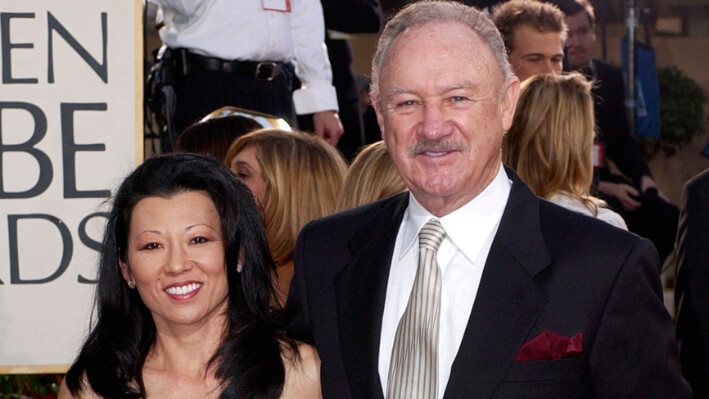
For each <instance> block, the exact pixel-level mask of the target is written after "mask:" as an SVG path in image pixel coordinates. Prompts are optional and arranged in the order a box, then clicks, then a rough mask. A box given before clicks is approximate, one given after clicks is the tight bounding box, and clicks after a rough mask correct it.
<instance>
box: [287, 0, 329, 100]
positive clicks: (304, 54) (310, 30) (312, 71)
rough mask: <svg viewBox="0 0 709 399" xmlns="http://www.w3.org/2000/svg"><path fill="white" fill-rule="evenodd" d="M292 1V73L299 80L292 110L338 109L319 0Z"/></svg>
mask: <svg viewBox="0 0 709 399" xmlns="http://www.w3.org/2000/svg"><path fill="white" fill-rule="evenodd" d="M291 4H292V7H293V8H292V16H291V21H290V23H291V27H290V28H291V35H292V39H293V53H294V55H295V67H296V69H295V73H296V75H297V76H298V79H300V81H301V87H300V89H298V90H296V91H295V92H294V93H293V104H294V105H295V111H296V113H298V114H311V113H315V112H320V111H329V110H333V111H337V110H338V107H337V93H336V92H335V87H334V86H332V69H331V67H330V61H329V59H328V57H327V48H326V47H325V22H324V20H323V11H322V5H321V4H320V0H291Z"/></svg>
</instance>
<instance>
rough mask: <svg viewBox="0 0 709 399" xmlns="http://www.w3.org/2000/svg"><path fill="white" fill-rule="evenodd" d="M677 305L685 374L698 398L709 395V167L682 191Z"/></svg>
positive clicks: (676, 291)
mask: <svg viewBox="0 0 709 399" xmlns="http://www.w3.org/2000/svg"><path fill="white" fill-rule="evenodd" d="M675 308H676V314H677V322H676V331H677V340H678V342H679V357H680V361H681V364H682V376H684V378H686V379H687V381H689V384H690V385H691V386H692V389H693V390H694V397H695V398H702V399H704V398H709V169H708V170H705V171H704V172H702V173H700V174H699V175H697V176H695V177H693V178H692V179H691V180H690V181H689V182H687V184H686V185H685V186H684V192H683V193H682V212H681V214H680V219H679V229H678V232H677V278H676V280H675Z"/></svg>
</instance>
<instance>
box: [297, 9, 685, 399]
mask: <svg viewBox="0 0 709 399" xmlns="http://www.w3.org/2000/svg"><path fill="white" fill-rule="evenodd" d="M518 95H519V80H518V79H517V77H515V76H514V73H513V72H512V69H511V67H510V64H509V62H508V60H507V57H506V52H505V48H504V44H503V42H502V39H501V37H500V35H499V32H498V31H497V29H496V28H495V27H494V26H493V25H492V23H491V22H490V20H489V19H488V18H487V17H485V16H484V15H483V14H481V13H480V12H479V11H478V10H476V9H474V8H472V7H467V6H464V5H462V4H460V3H456V2H445V1H444V2H426V1H424V2H417V3H415V4H412V5H409V6H407V7H406V8H404V9H403V10H402V11H401V12H400V13H399V14H397V16H395V17H394V18H393V19H392V20H390V21H389V23H388V24H387V26H386V27H385V29H384V32H383V33H382V35H381V37H380V41H379V46H378V49H377V51H376V53H375V56H374V61H373V68H372V97H373V100H374V104H375V108H376V110H377V115H378V119H379V123H380V125H381V127H382V134H383V137H384V140H385V142H386V144H387V148H388V150H389V153H390V155H391V157H392V159H393V161H394V163H395V165H396V167H397V169H398V171H399V173H400V174H401V176H402V178H403V180H404V182H405V183H406V185H407V187H408V188H409V190H410V193H403V194H399V195H397V196H394V197H390V198H387V199H384V200H381V201H378V202H374V203H372V204H369V205H364V206H362V207H358V208H355V209H352V210H349V211H346V212H343V213H339V214H335V215H331V216H328V217H325V218H323V219H319V220H316V221H313V222H311V223H309V224H308V225H306V226H305V227H304V228H303V230H302V231H301V234H300V235H299V238H298V241H297V244H296V253H295V275H294V278H293V280H292V282H291V290H290V294H289V298H288V302H287V305H286V306H287V311H288V313H289V315H290V320H289V324H288V327H287V331H288V332H289V333H290V334H291V335H292V336H294V337H296V338H299V339H303V340H305V341H307V342H311V343H314V344H315V346H316V348H317V349H318V352H319V354H320V357H321V360H322V368H321V370H322V372H321V381H322V391H323V397H324V398H362V399H364V398H366V399H377V398H383V397H385V395H386V397H387V398H388V399H394V398H398V397H401V396H395V395H394V394H392V393H387V392H394V391H396V389H398V388H400V387H401V384H399V383H397V382H393V383H391V384H390V382H392V381H398V378H400V376H401V375H402V373H404V372H405V370H406V369H407V368H408V367H411V368H415V369H418V370H423V371H426V372H430V371H431V370H433V372H432V373H430V374H429V377H430V380H424V382H425V385H427V387H430V386H434V387H435V389H434V390H433V393H432V394H430V395H426V396H424V395H422V394H411V395H410V396H408V397H415V398H419V399H423V398H436V399H440V398H463V397H464V398H491V397H498V398H509V397H520V398H522V397H524V398H550V397H564V398H566V397H584V398H590V397H596V398H610V397H623V398H688V397H689V396H690V388H689V386H688V385H687V383H686V382H685V381H684V380H683V379H682V378H681V376H680V371H679V367H678V354H677V344H676V341H675V334H674V330H673V326H672V320H671V317H670V315H669V314H668V312H667V310H666V309H665V307H664V304H663V296H662V288H661V284H660V278H659V262H658V258H657V253H656V251H655V250H654V248H653V246H652V244H651V243H650V242H649V241H647V240H645V239H642V238H640V237H638V236H635V235H632V234H629V233H627V232H623V231H621V230H619V229H615V228H613V227H611V226H610V225H608V224H606V223H603V222H601V221H598V220H595V219H592V218H589V217H586V216H583V215H580V214H577V213H574V212H572V211H569V210H566V209H563V208H561V207H558V206H556V205H554V204H551V203H549V202H547V201H543V200H541V199H539V198H538V197H536V196H535V195H534V194H532V193H531V191H530V190H529V189H528V188H527V187H526V186H525V185H524V183H522V182H521V181H520V179H519V178H518V177H517V176H516V175H515V174H514V172H512V171H511V170H509V169H506V168H503V166H502V162H501V151H500V149H501V145H502V137H503V134H504V131H505V130H507V129H508V128H509V126H510V124H511V120H512V116H513V113H514V109H515V103H516V101H517V97H518ZM436 223H438V224H440V227H437V228H435V230H437V233H436V234H435V235H438V236H439V237H440V234H441V231H440V229H441V228H442V229H443V230H444V233H443V234H444V236H443V238H442V243H441V244H440V247H439V249H438V251H437V255H434V256H433V257H431V256H427V257H422V258H421V259H419V253H418V251H417V250H416V248H417V247H418V246H419V244H424V243H425V242H427V241H430V240H428V239H426V238H422V239H421V240H419V239H418V237H417V235H418V234H419V231H420V230H426V231H429V227H428V226H430V225H431V224H433V225H435V224H436ZM422 226H423V228H422ZM434 248H435V247H434ZM423 250H426V249H425V248H424V249H422V251H423ZM428 251H431V249H428ZM433 251H435V249H433ZM426 253H428V254H429V255H430V252H426ZM417 264H419V266H418V267H419V268H420V269H421V270H423V269H426V270H428V271H430V272H431V273H436V274H438V273H440V285H438V284H437V283H435V281H436V280H437V278H434V279H431V280H428V279H424V278H421V277H419V276H422V275H423V272H421V270H417ZM422 282H423V283H424V285H425V283H430V284H431V286H433V287H436V288H434V289H433V290H432V291H433V292H434V294H432V295H430V296H427V297H426V298H424V299H423V300H424V301H428V300H431V301H432V302H427V303H429V304H430V308H431V309H438V310H439V312H438V313H436V312H433V313H428V312H425V314H419V313H418V312H416V310H415V309H416V308H417V306H416V304H418V303H420V302H419V301H421V300H422V299H421V297H419V296H418V295H414V294H413V293H412V292H413V291H412V288H416V290H415V291H418V288H420V285H421V284H422ZM436 291H439V292H440V296H439V295H437V294H435V292H436ZM410 293H411V295H410ZM409 305H412V306H409ZM412 314H415V315H414V316H413V317H412V319H413V320H416V319H417V318H427V319H430V320H432V322H435V323H439V325H440V326H441V327H440V329H435V328H434V329H433V331H434V333H433V334H429V335H430V337H431V338H426V339H424V340H423V342H421V343H420V347H422V348H423V347H425V348H437V349H432V350H431V351H430V352H429V353H430V354H431V357H430V358H429V360H430V361H427V362H422V363H416V364H414V363H411V362H410V361H409V360H406V359H404V358H402V357H400V356H399V355H400V353H401V352H402V351H400V350H398V349H395V348H399V347H401V346H404V345H406V344H407V343H408V342H409V339H408V338H407V337H405V335H406V334H408V333H412V330H411V328H409V327H407V326H405V325H404V324H401V325H399V326H398V324H399V320H400V319H401V318H402V315H404V319H408V316H410V315H412ZM436 314H438V315H439V316H435V315H436ZM435 323H433V324H434V325H435ZM414 325H415V326H416V328H415V329H416V330H418V329H421V330H423V331H426V332H430V331H431V329H429V327H425V326H423V325H420V324H418V323H416V322H414ZM412 347H415V346H412ZM414 352H416V351H414ZM399 362H401V363H399ZM397 364H403V365H405V366H396V365H397ZM408 378H411V380H410V381H411V383H410V384H409V386H405V387H406V388H412V387H413V386H414V385H417V384H416V382H417V381H421V379H417V378H416V377H415V376H408ZM424 388H426V387H424ZM385 393H386V394H385Z"/></svg>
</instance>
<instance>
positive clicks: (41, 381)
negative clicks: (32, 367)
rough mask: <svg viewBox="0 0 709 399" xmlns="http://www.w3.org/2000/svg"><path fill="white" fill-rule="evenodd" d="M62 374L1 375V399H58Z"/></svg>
mask: <svg viewBox="0 0 709 399" xmlns="http://www.w3.org/2000/svg"><path fill="white" fill-rule="evenodd" d="M62 378H64V376H63V375H62V374H13V375H0V399H14V398H32V399H52V398H53V399H56V397H57V394H58V393H59V384H60V383H61V381H62Z"/></svg>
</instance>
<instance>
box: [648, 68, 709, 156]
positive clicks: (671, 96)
mask: <svg viewBox="0 0 709 399" xmlns="http://www.w3.org/2000/svg"><path fill="white" fill-rule="evenodd" d="M657 80H658V85H659V88H660V124H661V128H660V130H661V135H660V139H659V140H648V139H645V144H646V150H648V152H649V155H650V156H653V155H655V153H657V151H659V150H662V151H663V152H664V153H665V154H667V155H673V154H675V152H676V151H677V150H678V149H680V148H682V147H683V146H685V145H687V144H689V142H690V141H692V137H693V136H699V135H701V134H702V133H703V123H704V103H706V101H707V99H706V96H705V95H704V91H703V90H702V88H701V86H699V84H698V83H697V82H695V81H694V80H692V79H691V78H690V77H688V76H687V75H685V74H684V73H683V72H682V71H681V70H680V69H679V68H677V67H676V66H670V67H663V68H659V69H658V70H657Z"/></svg>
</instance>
